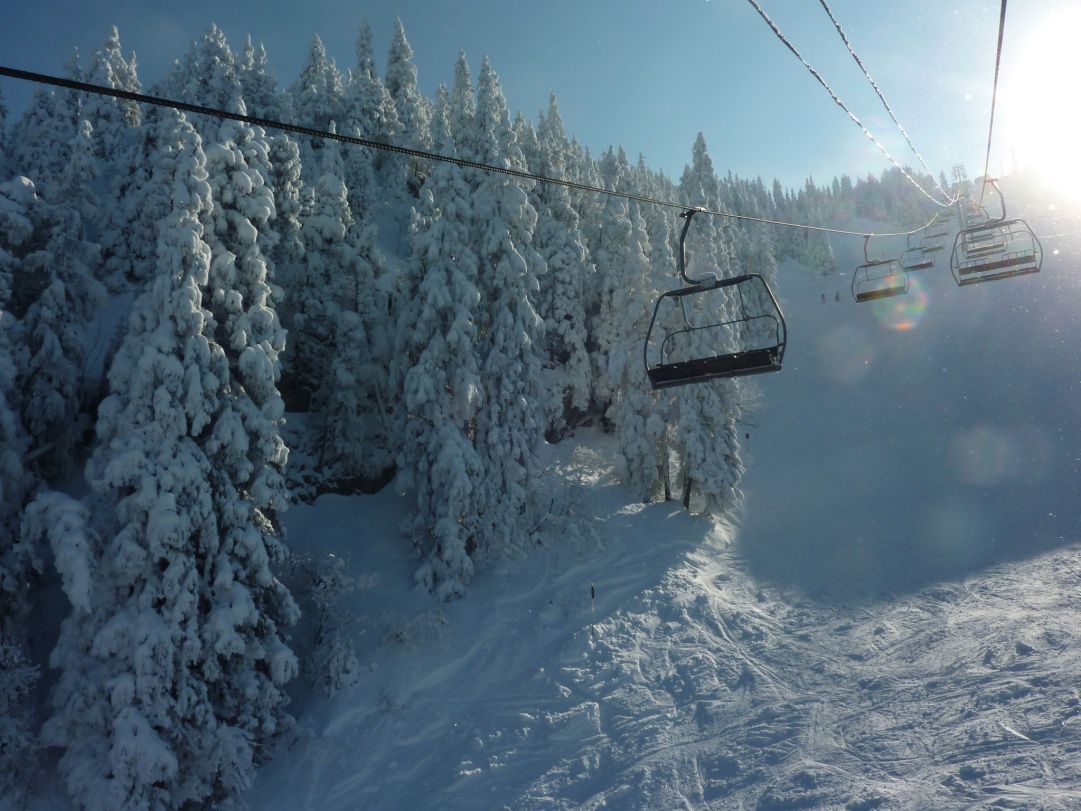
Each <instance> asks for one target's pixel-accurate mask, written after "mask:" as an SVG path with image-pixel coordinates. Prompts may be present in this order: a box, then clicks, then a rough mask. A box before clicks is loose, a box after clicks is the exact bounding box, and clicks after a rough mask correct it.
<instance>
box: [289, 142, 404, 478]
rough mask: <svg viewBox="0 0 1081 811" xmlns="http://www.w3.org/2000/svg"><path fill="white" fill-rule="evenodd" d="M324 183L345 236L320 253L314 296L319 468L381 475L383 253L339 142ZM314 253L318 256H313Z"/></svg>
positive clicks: (385, 457)
mask: <svg viewBox="0 0 1081 811" xmlns="http://www.w3.org/2000/svg"><path fill="white" fill-rule="evenodd" d="M323 164H324V167H325V169H326V171H325V172H324V174H323V177H322V178H321V179H320V186H321V187H323V188H326V189H327V192H328V195H329V196H330V197H331V198H333V201H334V202H333V205H334V207H335V209H334V210H332V211H331V212H330V214H331V217H332V219H331V221H330V225H331V226H332V227H333V226H334V225H335V224H336V223H338V222H340V223H341V225H342V230H341V231H338V230H337V229H334V230H333V233H334V234H335V235H337V234H339V233H341V238H340V239H338V240H336V241H334V242H332V243H330V244H327V245H326V246H325V247H327V248H328V249H329V251H328V252H325V253H324V254H323V255H322V256H321V257H320V258H321V260H322V263H321V271H322V272H321V273H320V275H319V285H318V288H317V289H318V292H317V295H319V296H320V297H321V301H320V302H310V308H309V309H313V308H318V313H319V317H320V319H321V320H322V331H323V333H324V340H325V341H326V343H325V345H324V348H325V352H326V354H325V359H324V360H323V362H324V367H323V368H324V369H325V372H324V373H323V374H321V375H320V379H319V380H318V381H317V384H318V390H317V391H316V393H315V397H314V401H313V404H312V405H313V410H314V411H315V412H316V414H317V423H318V424H319V431H320V434H321V438H320V440H319V445H320V449H321V450H320V457H321V465H320V467H321V468H323V470H324V475H325V477H326V478H327V479H335V478H339V479H352V480H356V479H360V480H362V481H373V480H381V479H383V478H384V477H385V474H386V472H387V471H388V470H389V469H391V468H392V466H393V454H392V452H391V450H390V443H389V441H388V432H387V427H386V421H387V416H386V413H385V405H384V404H385V402H386V399H387V394H386V392H387V387H388V371H387V370H388V365H389V361H390V357H389V346H390V342H391V340H392V336H391V335H390V334H389V329H388V323H387V321H388V305H387V296H386V295H385V294H384V293H383V292H382V291H381V289H380V287H379V285H378V282H379V280H380V278H379V277H380V276H382V266H383V263H384V262H383V257H382V255H381V254H380V253H379V251H378V249H377V248H376V246H375V226H373V225H368V224H365V223H364V222H363V221H362V220H357V219H355V218H354V217H353V215H352V211H351V209H350V208H349V202H348V189H346V188H345V186H344V184H342V182H341V180H340V179H339V178H340V176H341V174H342V173H343V171H344V168H343V162H342V160H341V157H340V151H339V149H338V145H337V144H336V143H330V144H328V145H327V146H326V147H325V149H324V158H323ZM313 258H314V256H313Z"/></svg>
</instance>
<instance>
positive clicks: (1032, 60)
mask: <svg viewBox="0 0 1081 811" xmlns="http://www.w3.org/2000/svg"><path fill="white" fill-rule="evenodd" d="M1079 31H1081V6H1079V5H1076V4H1073V3H1070V4H1066V5H1062V6H1058V7H1056V8H1054V9H1053V10H1052V11H1051V12H1050V13H1048V14H1047V15H1046V16H1045V17H1044V18H1043V19H1042V20H1040V21H1039V22H1037V23H1036V25H1035V26H1034V27H1033V28H1032V29H1031V31H1029V32H1026V33H1025V34H1023V35H1022V36H1021V39H1020V42H1019V43H1017V44H1016V46H1012V47H1011V43H1010V42H1009V28H1008V27H1007V31H1006V33H1007V39H1006V46H1005V47H1006V49H1007V51H1013V52H1014V53H1013V54H1011V55H1010V56H1006V55H1005V54H1004V55H1003V65H1002V83H1001V87H1000V90H999V102H998V104H999V113H998V115H999V116H1000V119H999V120H1000V121H1001V130H1000V132H1001V135H998V134H996V141H997V142H998V144H999V148H998V149H996V150H995V151H996V152H997V153H998V154H1000V155H1003V156H1009V163H1011V164H1012V165H1014V168H1015V169H1024V170H1026V171H1032V172H1034V173H1036V174H1037V175H1039V176H1040V177H1041V178H1042V179H1043V180H1044V181H1045V182H1046V183H1047V185H1048V186H1049V187H1050V188H1052V189H1054V190H1056V191H1057V192H1059V193H1060V194H1062V195H1063V196H1064V197H1068V198H1071V199H1072V200H1074V201H1081V157H1079V154H1078V145H1079V143H1081V139H1079V135H1081V105H1078V103H1077V89H1076V88H1077V82H1078V80H1081V47H1078V36H1077V34H1078V32H1079ZM998 126H999V125H997V124H996V129H997V128H998ZM999 138H1001V141H999Z"/></svg>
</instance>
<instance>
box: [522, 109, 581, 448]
mask: <svg viewBox="0 0 1081 811" xmlns="http://www.w3.org/2000/svg"><path fill="white" fill-rule="evenodd" d="M567 148H568V143H567V136H566V132H565V130H564V128H563V119H562V118H561V117H560V115H559V107H558V105H557V103H556V97H555V94H554V93H553V94H552V95H551V97H550V99H549V103H548V112H547V114H546V115H542V116H541V121H540V127H539V129H538V132H537V137H536V152H535V158H534V159H533V163H532V164H531V166H530V169H531V170H533V171H535V172H538V173H539V174H542V175H545V176H547V177H558V178H562V177H566V175H567V162H566V152H567ZM534 164H535V165H534ZM531 196H532V199H533V205H534V207H535V208H536V209H537V213H538V221H537V230H536V236H535V238H534V244H535V246H536V248H537V250H538V251H539V252H540V255H541V257H542V258H543V259H544V261H545V264H546V265H547V266H548V278H547V279H546V281H545V284H544V285H543V286H542V287H541V290H540V296H539V307H538V309H539V312H540V315H541V317H542V318H544V326H545V348H546V355H547V357H546V362H545V374H546V377H545V382H546V387H547V392H546V394H545V400H546V402H547V403H548V407H549V411H548V414H547V419H546V428H547V430H548V431H549V432H550V434H551V435H554V436H561V435H562V434H563V433H565V432H566V431H567V430H568V428H570V426H571V424H572V422H573V419H574V415H575V414H582V413H584V412H585V411H586V410H587V409H588V407H589V395H590V362H589V355H588V354H587V352H586V332H587V328H586V315H585V304H584V298H585V283H586V279H587V277H588V276H591V275H592V273H593V267H592V265H591V264H589V263H588V262H587V259H586V248H585V244H584V242H583V240H582V234H581V231H580V230H579V220H578V213H577V212H576V211H575V210H574V206H573V205H571V198H570V192H569V190H568V189H567V188H566V187H565V186H556V185H552V184H547V183H543V184H538V185H537V186H536V187H535V188H534V189H533V190H532V195H531Z"/></svg>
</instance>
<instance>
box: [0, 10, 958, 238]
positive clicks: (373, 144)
mask: <svg viewBox="0 0 1081 811" xmlns="http://www.w3.org/2000/svg"><path fill="white" fill-rule="evenodd" d="M752 1H753V0H752ZM0 76H8V77H10V78H12V79H21V80H23V81H28V82H35V83H38V84H46V85H52V86H54V87H62V88H66V89H68V90H78V91H80V92H83V93H94V94H96V95H101V96H112V97H114V98H118V99H125V100H127V101H134V102H138V103H140V104H152V105H154V106H157V107H168V108H171V109H174V110H179V111H181V112H187V113H194V114H196V115H206V116H211V117H212V118H221V119H226V120H229V121H239V122H241V123H243V124H250V125H252V126H256V127H264V128H266V129H273V130H280V131H282V132H290V133H294V134H296V135H305V136H308V137H310V138H320V139H325V140H330V141H339V142H341V143H343V144H352V145H354V146H363V147H366V148H368V149H378V150H382V151H384V152H392V153H394V154H397V155H405V156H407V157H411V158H420V159H422V160H430V161H440V162H442V163H453V164H455V165H457V166H460V167H462V168H464V169H477V170H480V171H482V172H492V173H496V174H501V175H510V176H511V177H516V178H519V179H521V180H532V181H535V182H537V183H551V184H554V185H557V186H565V187H567V188H569V189H577V190H579V191H585V192H591V193H593V194H602V195H607V196H608V197H619V198H622V199H624V200H632V201H635V202H639V203H646V204H648V205H655V206H663V207H665V208H675V209H679V210H680V211H687V210H688V209H689V208H691V207H690V206H688V205H687V204H685V203H678V202H675V201H672V200H661V199H657V198H654V197H646V196H644V195H640V194H630V193H628V192H621V191H616V190H614V189H605V188H603V187H600V186H591V185H589V184H587V183H578V182H576V181H573V180H566V179H565V178H558V177H546V176H545V175H536V174H532V173H531V172H525V171H522V170H520V169H512V168H510V167H507V166H492V165H490V164H486V163H478V162H477V161H471V160H467V159H465V158H458V157H453V156H450V155H439V154H437V153H435V152H426V151H424V150H421V149H411V148H409V147H404V146H398V145H397V144H391V143H385V142H383V141H373V140H371V139H370V138H360V137H357V136H354V135H345V134H343V133H340V132H327V131H325V130H317V129H313V128H312V127H306V126H303V125H300V124H287V123H285V122H284V121H275V120H273V119H269V118H260V117H258V116H253V115H246V114H244V113H235V112H230V111H228V110H220V109H217V108H215V107H205V106H203V105H200V104H190V103H188V102H186V101H177V100H175V99H166V98H161V97H159V96H148V95H146V94H144V93H135V92H133V91H131V90H121V89H120V88H115V87H105V86H103V85H95V84H90V83H88V82H81V81H78V80H76V79H67V78H63V77H60V76H51V75H49V74H45V73H34V72H32V71H28V70H20V69H18V68H9V67H5V66H3V65H0ZM925 194H926V192H925ZM931 199H934V198H931ZM935 202H937V201H935ZM939 205H942V204H941V203H939ZM695 210H696V211H698V212H699V213H701V214H708V215H710V216H712V217H725V218H727V219H730V220H740V221H743V222H759V223H763V224H765V225H776V226H779V227H782V228H799V229H802V230H804V231H819V232H822V233H827V234H843V235H846V236H854V237H867V236H875V237H904V236H908V235H909V234H915V233H918V232H919V231H922V230H924V229H925V228H927V226H929V225H930V224H931V223H932V222H934V221H935V219H936V218H937V217H938V214H937V213H936V214H935V216H934V217H932V218H931V220H930V221H929V222H928V223H927V224H925V225H921V226H920V227H919V228H914V229H912V230H911V231H897V232H891V233H872V234H868V233H867V232H866V231H846V230H844V229H842V228H827V227H825V226H821V225H805V224H803V223H795V222H785V221H783V220H771V219H767V218H765V217H750V216H747V215H746V214H734V213H732V212H730V211H713V210H711V209H706V208H697V209H695Z"/></svg>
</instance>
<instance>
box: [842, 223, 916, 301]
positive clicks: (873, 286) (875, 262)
mask: <svg viewBox="0 0 1081 811" xmlns="http://www.w3.org/2000/svg"><path fill="white" fill-rule="evenodd" d="M870 239H871V234H868V235H867V236H865V237H864V238H863V258H864V264H862V265H860V266H859V267H858V268H856V272H855V273H854V274H852V297H853V298H854V299H856V301H857V302H860V303H863V302H865V301H877V300H879V299H884V298H891V297H893V296H903V295H904V294H905V293H907V292H908V274H907V273H905V270H904V268H903V267H902V266H901V263H900V261H898V260H897V259H871V258H870V257H869V256H868V255H867V243H868V242H869V241H870Z"/></svg>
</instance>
